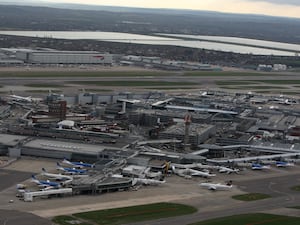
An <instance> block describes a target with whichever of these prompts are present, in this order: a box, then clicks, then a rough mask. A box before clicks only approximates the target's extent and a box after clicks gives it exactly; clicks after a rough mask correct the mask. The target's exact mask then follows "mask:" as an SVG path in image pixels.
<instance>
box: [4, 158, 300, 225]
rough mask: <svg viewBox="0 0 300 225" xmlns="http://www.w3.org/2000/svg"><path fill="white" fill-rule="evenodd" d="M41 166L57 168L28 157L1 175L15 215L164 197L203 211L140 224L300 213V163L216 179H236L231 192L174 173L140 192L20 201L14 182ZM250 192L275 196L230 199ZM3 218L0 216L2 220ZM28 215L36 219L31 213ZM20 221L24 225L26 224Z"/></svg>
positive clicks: (7, 206)
mask: <svg viewBox="0 0 300 225" xmlns="http://www.w3.org/2000/svg"><path fill="white" fill-rule="evenodd" d="M42 165H45V166H46V167H47V168H49V170H51V169H52V170H53V168H55V163H54V162H52V161H51V160H46V159H45V160H43V159H30V158H26V159H24V160H23V159H21V160H18V161H17V162H14V163H13V164H12V165H10V166H8V167H7V168H8V169H9V170H8V169H2V170H1V175H2V176H3V177H2V176H1V177H0V179H3V178H4V177H6V180H9V182H8V183H7V184H6V185H5V186H3V188H1V189H0V202H1V204H0V209H3V210H16V211H14V212H15V213H17V212H19V211H21V212H28V213H30V214H29V215H30V216H31V215H32V214H34V215H37V216H40V217H43V218H45V219H46V220H47V219H49V218H52V217H54V216H57V215H67V214H73V213H78V212H84V211H91V210H101V209H107V208H116V207H125V206H133V205H141V204H148V203H155V202H162V201H164V202H177V203H183V204H188V205H192V206H194V207H196V208H197V209H198V212H197V213H195V214H193V215H188V216H180V217H176V218H167V219H161V220H156V221H147V222H142V223H136V224H141V225H142V224H144V225H146V224H151V225H155V224H160V225H163V224H165V225H167V224H170V225H171V224H188V223H192V222H197V221H201V220H204V219H209V218H214V217H219V216H227V215H234V214H240V213H250V212H268V213H276V214H288V215H293V216H300V211H299V210H295V209H287V208H286V207H287V206H299V205H300V193H299V192H295V191H292V190H291V189H290V187H292V186H295V185H299V184H300V179H299V175H300V170H299V165H297V166H295V167H291V168H281V169H279V168H275V167H272V169H271V170H265V171H252V170H250V169H248V170H246V171H242V172H241V173H240V174H217V177H214V178H212V179H211V181H212V182H224V181H227V180H233V184H234V186H235V187H234V188H233V189H232V190H230V191H215V192H213V191H209V190H206V189H203V188H200V187H199V185H198V184H199V183H201V182H206V181H207V180H206V179H204V178H192V179H184V178H181V177H178V176H175V175H172V176H170V177H166V181H167V182H166V183H165V184H162V185H160V186H142V187H140V189H139V190H137V191H134V190H132V191H124V192H113V193H105V194H100V195H79V196H71V197H65V198H51V199H40V198H35V199H34V202H30V203H28V202H23V201H20V200H18V199H17V198H16V197H15V194H16V190H15V184H16V183H19V182H21V181H22V179H24V180H25V179H27V178H29V177H30V175H31V173H30V172H23V171H30V170H34V171H40V168H41V166H42ZM51 166H52V168H51ZM12 168H13V169H14V170H12ZM2 183H3V182H1V184H2ZM5 183H6V182H5ZM2 185H3V184H2ZM246 192H259V193H266V194H270V195H271V196H272V198H270V199H264V200H259V201H255V202H241V201H237V200H234V199H232V198H231V196H232V195H236V194H243V193H246ZM10 200H14V202H13V203H10V202H9V201H10ZM4 218H5V217H3V216H1V214H0V219H4ZM26 218H27V217H26ZM28 218H31V217H29V216H28ZM29 220H30V219H29ZM47 221H49V220H47ZM11 224H13V223H11ZM15 224H18V225H22V224H23V223H15ZM24 224H26V223H24ZM45 224H47V223H45Z"/></svg>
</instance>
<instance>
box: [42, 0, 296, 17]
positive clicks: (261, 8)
mask: <svg viewBox="0 0 300 225" xmlns="http://www.w3.org/2000/svg"><path fill="white" fill-rule="evenodd" d="M45 1H49V2H60V3H62V2H66V3H79V4H96V5H108V6H129V7H143V8H175V9H194V10H209V11H219V12H229V13H247V14H263V15H271V16H283V17H298V18H300V0H45Z"/></svg>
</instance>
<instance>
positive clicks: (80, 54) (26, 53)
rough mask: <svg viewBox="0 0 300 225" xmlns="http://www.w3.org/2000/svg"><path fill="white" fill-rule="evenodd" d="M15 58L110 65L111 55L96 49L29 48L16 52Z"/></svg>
mask: <svg viewBox="0 0 300 225" xmlns="http://www.w3.org/2000/svg"><path fill="white" fill-rule="evenodd" d="M16 58H17V59H18V60H22V61H24V62H26V63H33V64H101V65H112V63H113V55H112V54H109V53H100V52H96V51H56V50H48V51H45V50H29V49H23V50H19V51H17V52H16Z"/></svg>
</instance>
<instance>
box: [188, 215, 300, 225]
mask: <svg viewBox="0 0 300 225" xmlns="http://www.w3.org/2000/svg"><path fill="white" fill-rule="evenodd" d="M234 224H236V225H299V224H300V218H299V217H290V216H278V215H271V214H263V213H255V214H243V215H236V216H229V217H223V218H217V219H212V220H206V221H203V222H198V223H193V224H191V225H234Z"/></svg>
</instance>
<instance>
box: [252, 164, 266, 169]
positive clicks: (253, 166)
mask: <svg viewBox="0 0 300 225" xmlns="http://www.w3.org/2000/svg"><path fill="white" fill-rule="evenodd" d="M251 168H252V169H253V170H263V169H270V168H271V167H270V166H269V165H262V164H259V163H252V166H251Z"/></svg>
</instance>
